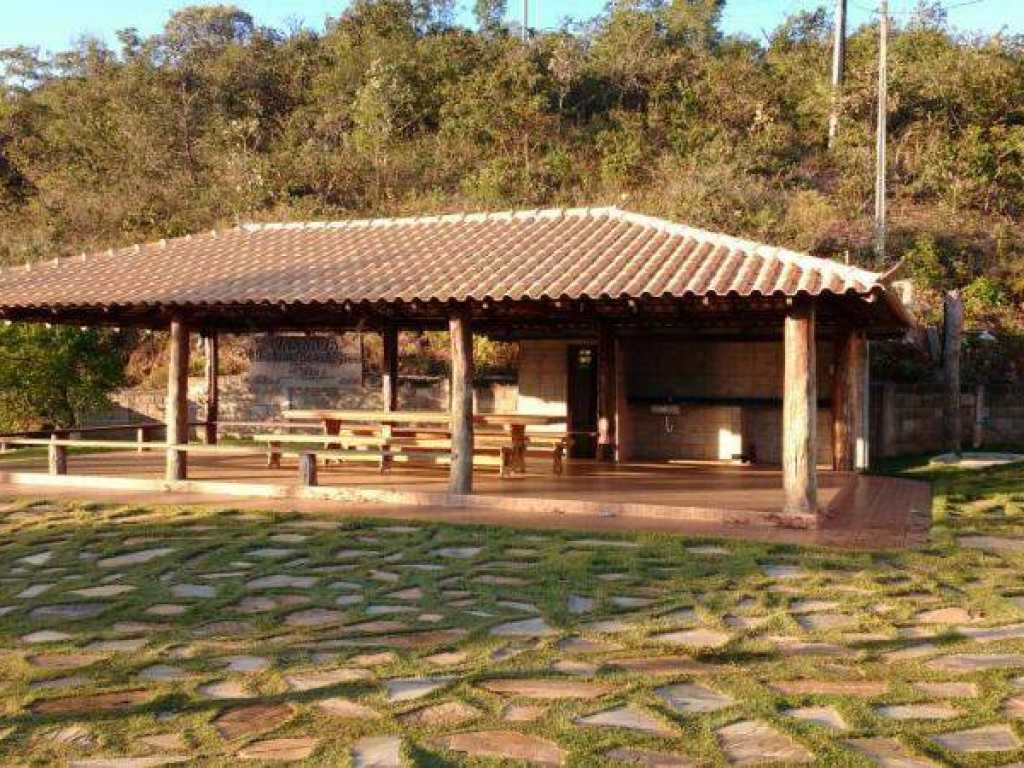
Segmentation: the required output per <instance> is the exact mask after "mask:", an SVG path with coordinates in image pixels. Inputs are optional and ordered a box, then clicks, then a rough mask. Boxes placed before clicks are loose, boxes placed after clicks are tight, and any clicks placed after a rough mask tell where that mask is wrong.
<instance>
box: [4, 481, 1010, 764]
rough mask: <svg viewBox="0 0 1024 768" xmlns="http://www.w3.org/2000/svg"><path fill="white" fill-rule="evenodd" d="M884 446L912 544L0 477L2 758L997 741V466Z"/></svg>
mask: <svg viewBox="0 0 1024 768" xmlns="http://www.w3.org/2000/svg"><path fill="white" fill-rule="evenodd" d="M890 469H892V470H894V471H895V470H896V469H899V470H900V471H903V472H906V473H907V474H908V475H909V476H923V475H930V477H931V479H933V480H934V482H935V489H936V494H935V509H934V515H935V525H934V528H933V535H932V538H931V541H930V543H929V544H928V545H927V546H925V547H922V548H919V549H916V550H913V551H886V552H871V553H858V552H847V551H833V550H827V549H821V548H800V547H794V546H787V545H771V544H758V543H756V542H747V541H740V542H737V541H712V540H696V539H685V538H679V537H673V536H659V535H638V536H621V537H608V536H601V537H595V536H591V535H589V534H587V533H585V532H577V533H573V532H532V531H522V530H513V529H506V528H491V527H482V526H479V527H472V526H451V525H442V524H435V525H411V524H410V525H406V524H401V525H396V524H395V523H394V522H393V521H379V520H369V519H366V520H350V519H345V520H338V519H332V518H330V517H329V516H313V515H305V516H298V515H287V514H271V513H266V514H262V513H252V512H248V511H247V512H239V511H237V510H231V509H211V508H205V507H162V506H154V507H118V506H113V505H101V504H66V503H56V502H48V501H39V500H35V501H30V500H8V501H6V502H2V503H0V569H2V575H0V764H3V765H39V766H44V765H45V766H62V765H71V766H81V767H82V768H85V767H86V766H93V768H97V767H100V766H122V767H123V768H132V767H134V768H142V767H143V766H156V765H164V764H168V765H169V764H188V765H202V766H227V765H234V764H236V763H237V762H239V761H240V760H241V761H248V760H252V761H253V764H257V765H258V764H260V763H259V761H260V760H263V759H266V760H267V761H268V762H269V761H270V760H271V759H281V760H292V761H293V764H296V765H309V766H313V765H317V766H346V765H350V764H351V765H364V766H370V765H373V766H387V765H417V766H449V765H453V766H454V765H466V764H469V765H520V764H522V763H521V762H515V758H527V759H529V760H532V761H533V762H534V763H535V764H538V765H558V764H564V765H567V766H594V765H651V766H655V765H656V766H690V765H698V766H725V765H750V764H755V763H757V764H761V763H764V762H771V761H772V760H773V759H774V760H776V761H777V762H778V764H807V765H818V766H868V765H874V764H884V765H891V766H901V768H902V767H905V766H918V765H920V766H926V765H942V764H947V765H960V766H976V767H978V768H980V767H982V766H996V765H999V766H1002V765H1007V764H1009V763H1013V762H1014V761H1021V760H1024V742H1022V741H1021V739H1020V736H1019V735H1018V734H1019V733H1024V731H1018V725H1017V721H1016V718H1017V717H1018V716H1020V715H1021V713H1024V467H1021V466H1017V467H1007V468H1002V469H994V470H986V471H974V472H964V471H960V470H953V469H944V470H937V471H931V470H927V469H923V468H921V467H919V466H915V465H914V464H913V463H905V464H904V465H902V466H900V467H892V468H890ZM502 755H504V756H505V759H504V762H502V759H503V758H502V757H501V756H502ZM886 760H888V761H889V762H884V761H886Z"/></svg>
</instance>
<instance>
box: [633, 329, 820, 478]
mask: <svg viewBox="0 0 1024 768" xmlns="http://www.w3.org/2000/svg"><path fill="white" fill-rule="evenodd" d="M631 352H632V360H634V361H636V362H633V363H632V364H631V365H630V366H629V369H628V370H627V372H626V380H627V387H628V389H629V392H628V397H629V398H668V397H680V398H686V397H707V398H715V397H722V398H752V399H753V398H759V399H781V398H782V379H783V367H784V355H783V348H782V343H781V341H765V342H760V341H751V342H739V341H727V342H726V341H723V342H717V341H705V340H701V341H683V340H647V339H644V340H637V341H636V342H635V343H634V345H633V347H632V348H631ZM832 360H833V348H832V344H831V343H826V342H822V343H819V344H818V348H817V374H818V396H819V398H821V397H824V398H827V397H829V395H830V390H831V386H832ZM656 410H660V409H658V408H657V406H653V407H652V406H651V405H645V404H642V403H635V402H634V403H633V404H631V405H630V420H631V421H632V424H633V428H634V430H635V433H634V434H635V438H634V443H633V445H632V452H633V453H632V455H633V456H635V457H636V458H638V459H639V458H644V459H652V460H654V459H693V460H715V459H730V458H732V457H733V456H735V455H738V454H749V453H751V452H752V453H753V454H754V455H755V456H756V458H757V461H758V462H759V463H766V464H778V463H780V462H781V461H782V455H781V452H782V409H781V407H779V406H773V405H755V404H751V405H725V404H723V405H710V404H709V405H680V406H679V408H678V411H679V413H678V414H674V415H665V414H663V413H656V412H655V411H656ZM831 461H832V414H831V410H830V409H828V408H822V409H819V412H818V462H819V463H821V464H828V463H831Z"/></svg>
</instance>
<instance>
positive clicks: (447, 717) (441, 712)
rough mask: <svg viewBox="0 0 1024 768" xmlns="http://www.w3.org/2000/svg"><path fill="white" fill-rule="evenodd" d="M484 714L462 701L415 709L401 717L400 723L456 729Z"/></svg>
mask: <svg viewBox="0 0 1024 768" xmlns="http://www.w3.org/2000/svg"><path fill="white" fill-rule="evenodd" d="M482 715H483V712H481V711H480V710H479V709H477V708H476V707H474V706H471V705H470V704H466V703H465V702H462V701H445V702H441V703H440V704H434V705H432V706H429V707H423V708H422V709H415V710H413V711H412V712H407V713H405V714H404V715H400V716H399V718H398V721H399V722H400V723H402V724H404V725H412V726H431V727H439V726H445V727H454V726H457V725H462V724H463V723H468V722H470V721H472V720H476V719H477V718H479V717H481V716H482Z"/></svg>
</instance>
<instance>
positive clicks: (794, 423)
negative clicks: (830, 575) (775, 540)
mask: <svg viewBox="0 0 1024 768" xmlns="http://www.w3.org/2000/svg"><path fill="white" fill-rule="evenodd" d="M814 325H815V317H814V307H813V306H812V305H810V304H799V305H794V306H793V307H792V308H790V310H789V312H788V313H787V314H786V320H785V332H784V344H785V376H784V378H785V381H784V383H783V395H782V483H783V490H784V492H785V511H786V512H787V513H790V514H817V511H818V472H817V467H816V464H815V462H816V460H817V421H818V419H817V408H818V391H817V389H818V388H817V380H816V379H817V374H816V370H815V368H816V366H815V350H814V344H815V341H814V336H815V334H814Z"/></svg>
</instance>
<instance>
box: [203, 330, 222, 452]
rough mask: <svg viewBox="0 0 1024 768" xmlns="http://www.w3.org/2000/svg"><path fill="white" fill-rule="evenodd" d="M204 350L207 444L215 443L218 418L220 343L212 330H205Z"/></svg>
mask: <svg viewBox="0 0 1024 768" xmlns="http://www.w3.org/2000/svg"><path fill="white" fill-rule="evenodd" d="M203 346H204V350H205V352H206V435H205V441H206V444H207V445H216V444H217V421H218V419H219V418H220V387H219V386H218V383H217V369H218V360H217V358H218V355H219V351H220V345H219V344H218V341H217V334H216V332H214V331H209V332H207V334H206V336H205V338H204V339H203Z"/></svg>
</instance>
